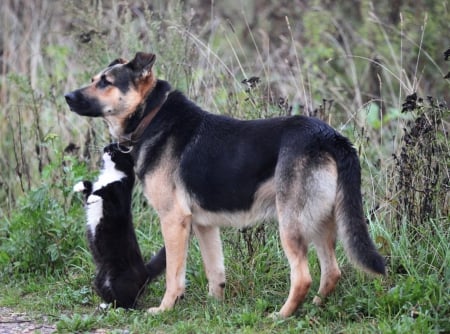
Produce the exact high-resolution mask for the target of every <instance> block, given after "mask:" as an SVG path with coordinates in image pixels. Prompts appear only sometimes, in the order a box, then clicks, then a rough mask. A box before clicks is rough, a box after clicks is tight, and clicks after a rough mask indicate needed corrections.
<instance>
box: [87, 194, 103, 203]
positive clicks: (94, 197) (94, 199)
mask: <svg viewBox="0 0 450 334" xmlns="http://www.w3.org/2000/svg"><path fill="white" fill-rule="evenodd" d="M101 200H102V198H101V197H100V196H97V195H89V197H88V198H87V201H86V203H87V204H92V203H97V202H100V201H101Z"/></svg>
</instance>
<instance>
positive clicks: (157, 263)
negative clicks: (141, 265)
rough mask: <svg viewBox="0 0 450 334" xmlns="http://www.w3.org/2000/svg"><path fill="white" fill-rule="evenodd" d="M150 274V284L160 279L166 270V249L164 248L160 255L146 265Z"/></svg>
mask: <svg viewBox="0 0 450 334" xmlns="http://www.w3.org/2000/svg"><path fill="white" fill-rule="evenodd" d="M145 268H146V269H147V273H148V282H150V281H151V280H153V279H155V278H156V277H158V276H159V275H160V274H162V273H163V272H164V270H166V247H162V248H161V249H160V250H159V251H158V253H156V254H155V255H153V256H152V258H151V259H150V261H149V262H148V263H146V264H145Z"/></svg>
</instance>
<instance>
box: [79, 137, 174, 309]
mask: <svg viewBox="0 0 450 334" xmlns="http://www.w3.org/2000/svg"><path fill="white" fill-rule="evenodd" d="M103 151H104V153H103V167H102V169H101V172H100V175H99V177H98V179H97V181H96V182H94V183H92V182H91V181H80V182H78V183H77V184H76V185H75V186H74V190H75V191H78V192H83V194H84V196H85V200H86V216H87V238H88V243H89V248H90V250H91V252H92V256H93V258H94V262H95V265H96V276H95V280H94V288H95V290H96V292H97V294H98V295H99V296H100V297H102V299H103V300H104V301H105V302H107V303H112V304H113V305H114V306H117V307H124V308H134V307H135V306H136V302H137V299H138V297H139V296H140V294H141V293H142V292H143V291H144V289H145V287H146V285H147V283H148V282H150V281H151V280H152V279H154V278H155V277H156V276H158V275H159V274H160V273H162V272H163V271H164V269H165V267H166V254H165V249H164V247H163V248H161V250H160V251H159V252H158V253H157V255H155V256H154V257H152V258H151V260H150V262H148V263H147V264H144V260H143V259H142V255H141V250H140V248H139V245H138V242H137V239H136V233H135V232H134V227H133V219H132V213H131V195H132V190H133V185H134V180H135V176H134V163H133V158H132V157H131V155H130V154H127V153H124V148H121V147H120V146H119V145H118V144H110V145H108V146H106V147H105V148H104V150H103Z"/></svg>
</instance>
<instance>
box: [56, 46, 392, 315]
mask: <svg viewBox="0 0 450 334" xmlns="http://www.w3.org/2000/svg"><path fill="white" fill-rule="evenodd" d="M154 62H155V56H154V55H153V54H146V53H137V54H136V56H135V58H134V59H133V60H132V61H129V62H127V61H124V60H122V59H118V60H116V61H114V62H113V63H111V64H110V65H109V66H108V67H107V68H106V69H104V70H103V71H101V72H100V73H99V74H97V75H96V76H95V77H94V78H93V79H92V83H91V84H90V85H88V86H86V87H83V88H81V89H78V90H75V91H73V92H71V93H68V94H66V95H65V98H66V101H67V103H68V104H69V106H70V109H71V110H72V111H74V112H76V113H78V114H80V115H83V116H91V117H103V118H104V119H105V120H106V122H107V123H108V125H109V130H110V132H111V134H112V135H113V136H114V137H116V138H117V139H118V140H119V142H121V143H122V145H127V146H129V147H130V149H132V154H133V156H134V159H135V163H136V168H135V169H136V172H137V175H138V177H139V178H140V179H141V181H142V183H143V185H144V192H145V195H146V197H147V198H148V201H149V202H150V204H151V205H152V206H153V208H154V209H155V210H156V211H157V213H158V215H159V217H160V220H161V226H162V233H163V237H164V242H165V246H166V256H167V269H166V280H167V281H166V292H165V295H164V298H163V300H162V302H161V305H160V306H159V307H156V308H151V309H150V310H149V311H150V312H158V311H163V310H167V309H171V308H172V307H173V306H174V304H175V302H176V301H177V299H178V298H179V297H180V296H182V295H183V293H184V289H185V273H186V254H187V249H188V240H189V234H190V230H191V227H192V228H193V230H194V232H195V235H196V236H197V238H198V241H199V245H200V249H201V253H202V257H203V262H204V266H205V270H206V275H207V278H208V281H209V293H210V295H212V296H215V297H217V298H222V297H223V293H224V287H225V269H224V263H223V252H222V245H221V240H220V233H219V227H221V226H234V227H243V226H248V225H251V224H254V223H256V222H259V221H266V220H270V219H271V218H276V219H277V220H278V222H279V230H280V236H281V242H282V246H283V249H284V252H285V254H286V256H287V258H288V260H289V265H290V269H291V275H290V279H291V287H290V291H289V296H288V298H287V300H286V302H285V304H284V305H283V307H282V308H281V309H280V311H279V314H280V315H281V316H282V317H287V316H289V315H291V314H292V313H293V312H294V311H295V310H296V309H297V307H298V306H299V304H300V303H301V302H302V301H303V300H304V298H305V296H306V294H307V292H308V289H309V287H310V285H311V276H310V273H309V269H308V260H307V252H308V246H309V244H310V243H313V244H314V246H315V248H316V250H317V253H318V257H319V261H320V266H321V278H320V287H319V291H318V296H317V297H315V299H314V301H313V302H314V303H316V304H319V303H320V302H321V301H322V298H324V297H326V296H327V295H328V294H330V293H331V292H332V291H333V290H334V288H335V286H336V284H337V282H338V280H339V277H340V275H341V273H340V270H339V267H338V264H337V262H336V257H335V242H336V238H337V237H339V239H340V240H342V242H343V244H344V248H345V250H346V252H347V255H348V256H349V258H350V259H351V260H352V261H353V262H354V263H356V264H357V265H359V266H360V267H361V268H362V269H364V270H365V271H367V272H371V273H376V274H384V273H385V265H384V260H383V258H382V257H381V256H380V255H379V254H378V252H377V250H376V248H375V246H374V244H373V242H372V241H371V239H370V237H369V233H368V230H367V224H366V221H365V218H364V212H363V205H362V198H361V189H360V184H361V180H360V179H361V176H360V165H359V161H358V157H357V154H356V152H355V150H354V148H353V147H352V145H351V144H350V142H349V141H348V140H347V139H346V138H345V137H343V136H342V135H340V134H339V133H337V132H336V131H335V130H334V129H332V128H331V127H330V126H328V125H327V124H325V123H324V122H322V121H320V120H317V119H314V118H308V117H303V116H294V117H282V118H274V119H266V120H253V121H241V120H236V119H232V118H229V117H225V116H220V115H214V114H210V113H208V112H206V111H204V110H202V109H201V108H199V107H198V106H197V105H195V104H194V103H193V102H191V101H190V100H188V99H187V98H186V97H185V96H184V95H183V94H182V93H180V92H178V91H172V89H171V86H170V85H169V84H168V83H167V82H165V81H162V80H158V79H157V78H156V77H155V76H154V74H153V72H152V66H153V64H154ZM319 296H320V297H319Z"/></svg>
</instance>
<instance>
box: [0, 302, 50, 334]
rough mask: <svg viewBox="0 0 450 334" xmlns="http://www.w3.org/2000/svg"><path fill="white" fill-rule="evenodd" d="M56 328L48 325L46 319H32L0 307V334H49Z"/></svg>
mask: <svg viewBox="0 0 450 334" xmlns="http://www.w3.org/2000/svg"><path fill="white" fill-rule="evenodd" d="M55 331H56V326H54V325H50V324H49V322H48V319H47V317H45V316H43V317H42V319H33V318H31V317H29V316H28V315H26V314H25V313H18V312H15V311H14V310H12V309H10V308H7V307H0V334H19V333H20V334H31V333H41V334H50V333H54V332H55Z"/></svg>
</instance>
